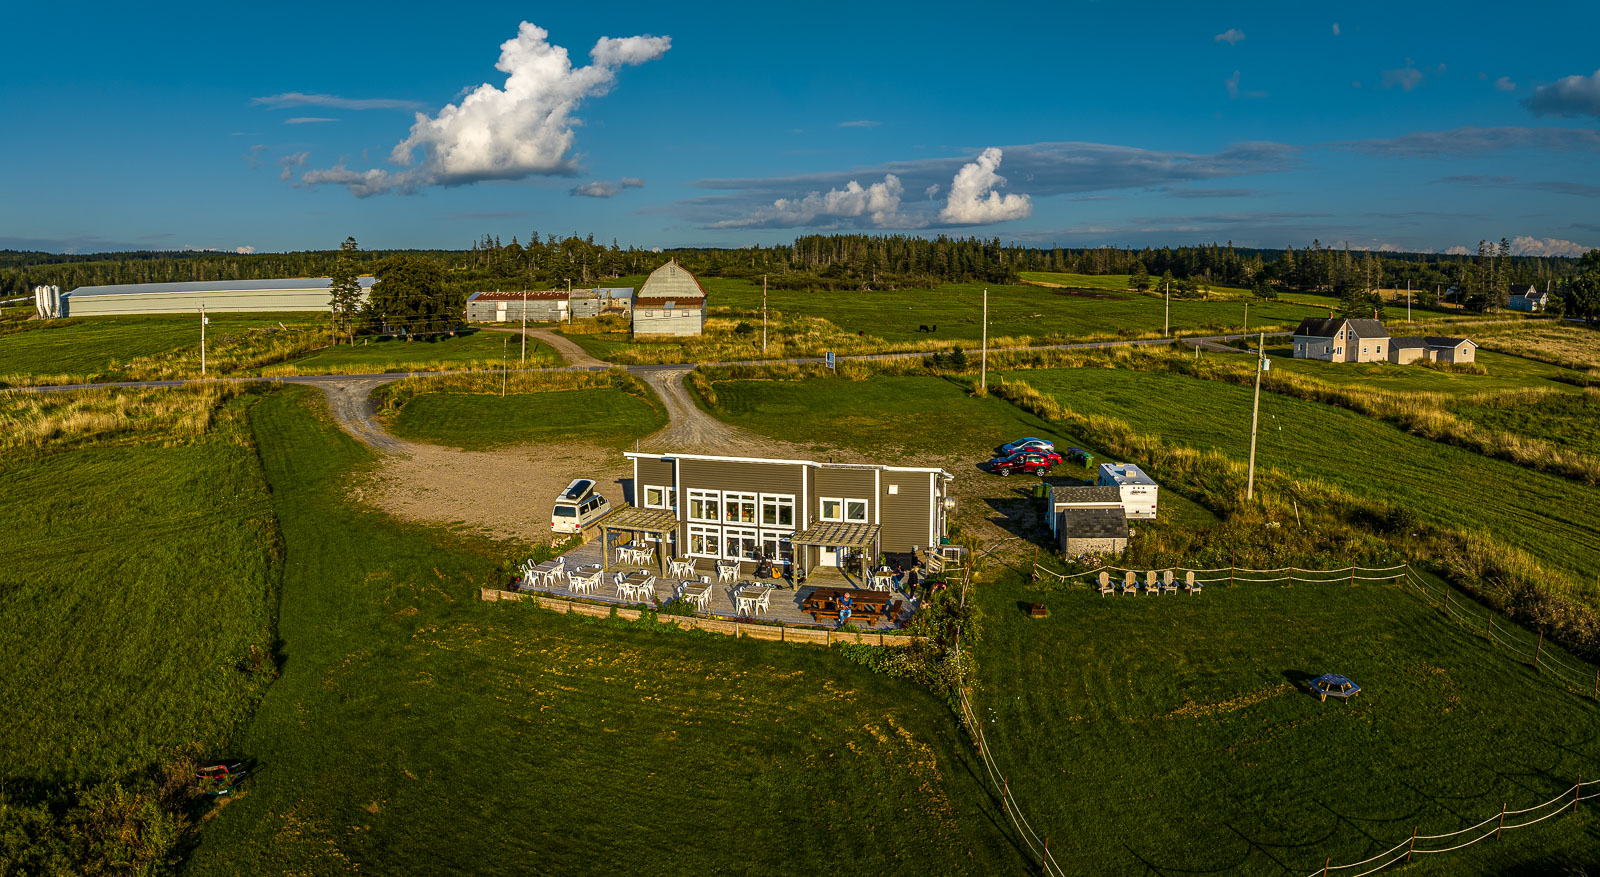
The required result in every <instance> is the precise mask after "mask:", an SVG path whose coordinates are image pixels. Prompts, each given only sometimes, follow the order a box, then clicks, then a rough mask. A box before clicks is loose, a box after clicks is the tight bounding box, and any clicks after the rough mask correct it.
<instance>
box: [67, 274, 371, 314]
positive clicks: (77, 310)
mask: <svg viewBox="0 0 1600 877" xmlns="http://www.w3.org/2000/svg"><path fill="white" fill-rule="evenodd" d="M359 280H360V282H361V290H362V295H363V297H365V295H366V294H367V292H368V290H370V289H371V288H372V285H373V284H374V283H376V282H377V278H374V277H362V278H359ZM331 283H332V281H330V280H329V279H328V278H326V277H301V278H291V279H277V280H201V281H192V282H189V281H186V282H181V283H119V284H115V285H111V286H80V287H78V288H77V289H74V290H72V291H71V292H67V293H63V294H62V295H61V311H60V315H61V316H63V317H93V316H105V315H110V314H192V313H196V312H197V311H199V310H200V306H201V305H205V308H206V310H207V311H208V312H212V313H251V312H273V311H326V310H328V305H329V298H330V293H329V288H330V285H331Z"/></svg>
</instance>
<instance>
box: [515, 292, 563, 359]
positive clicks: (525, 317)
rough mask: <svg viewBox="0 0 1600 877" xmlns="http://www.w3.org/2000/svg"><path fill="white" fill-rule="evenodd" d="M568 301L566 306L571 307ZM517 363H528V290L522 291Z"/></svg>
mask: <svg viewBox="0 0 1600 877" xmlns="http://www.w3.org/2000/svg"><path fill="white" fill-rule="evenodd" d="M571 306H572V304H571V302H570V301H569V302H568V304H567V307H571ZM519 364H520V365H521V366H523V367H524V368H526V367H527V365H528V291H527V290H526V289H524V290H523V291H522V359H521V360H520V361H519Z"/></svg>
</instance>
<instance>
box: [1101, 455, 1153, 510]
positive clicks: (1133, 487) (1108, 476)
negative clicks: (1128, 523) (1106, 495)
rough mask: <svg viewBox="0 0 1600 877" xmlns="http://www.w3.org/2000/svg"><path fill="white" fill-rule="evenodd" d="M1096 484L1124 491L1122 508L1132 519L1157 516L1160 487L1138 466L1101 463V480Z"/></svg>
mask: <svg viewBox="0 0 1600 877" xmlns="http://www.w3.org/2000/svg"><path fill="white" fill-rule="evenodd" d="M1095 483H1096V484H1099V485H1102V486H1106V487H1117V488H1120V489H1121V490H1122V508H1123V510H1124V511H1126V512H1127V515H1128V517H1129V518H1130V519H1133V518H1154V517H1155V516H1156V494H1157V491H1159V490H1160V487H1158V486H1157V485H1156V482H1155V479H1153V478H1151V477H1150V476H1149V475H1146V474H1144V470H1142V469H1140V468H1139V467H1138V466H1135V465H1134V464H1132V463H1101V464H1100V478H1099V480H1097V481H1096V482H1095Z"/></svg>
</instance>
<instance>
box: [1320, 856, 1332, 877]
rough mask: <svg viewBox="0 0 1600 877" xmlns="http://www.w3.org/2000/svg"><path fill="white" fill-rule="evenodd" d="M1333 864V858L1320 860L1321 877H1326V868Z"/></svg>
mask: <svg viewBox="0 0 1600 877" xmlns="http://www.w3.org/2000/svg"><path fill="white" fill-rule="evenodd" d="M1331 864H1333V857H1332V856H1328V857H1327V858H1325V859H1323V860H1322V877H1328V866H1329V865H1331Z"/></svg>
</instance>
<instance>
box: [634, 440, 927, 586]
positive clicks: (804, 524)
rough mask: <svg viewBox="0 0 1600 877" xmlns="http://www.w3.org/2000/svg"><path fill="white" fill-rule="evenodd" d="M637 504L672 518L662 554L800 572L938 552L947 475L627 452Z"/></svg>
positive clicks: (906, 468) (803, 462) (902, 468)
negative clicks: (761, 562) (760, 562)
mask: <svg viewBox="0 0 1600 877" xmlns="http://www.w3.org/2000/svg"><path fill="white" fill-rule="evenodd" d="M626 456H627V457H628V458H629V459H630V460H632V461H633V472H634V474H633V484H634V504H635V505H636V506H637V507H639V508H644V509H657V510H661V511H665V512H670V513H671V515H672V518H673V521H672V522H669V524H670V525H671V526H672V527H673V529H672V530H671V532H670V533H669V535H668V539H667V542H668V544H667V549H668V551H667V553H668V555H669V556H673V557H697V558H704V559H723V560H728V559H732V560H739V561H752V560H754V559H755V558H756V557H757V556H758V555H764V556H766V557H771V558H781V559H784V560H794V561H796V562H798V563H799V565H800V568H801V569H806V570H809V569H811V568H813V567H817V566H834V567H839V566H845V565H846V564H850V565H851V566H854V561H855V559H856V558H860V557H863V556H864V557H865V558H866V559H868V560H869V561H876V559H877V556H878V555H879V554H909V553H913V552H917V551H920V550H923V549H927V548H930V547H934V546H938V545H939V544H940V540H941V539H943V538H944V536H945V534H946V532H947V519H946V517H947V515H948V514H949V511H950V507H951V503H950V502H949V501H948V497H949V495H950V493H949V490H950V482H951V481H952V480H953V476H952V475H951V474H950V473H948V472H946V471H944V470H943V469H938V468H928V467H919V466H882V465H869V464H846V463H817V462H813V461H810V460H782V459H765V458H754V457H726V456H715V455H706V454H672V453H668V454H647V453H640V452H632V451H630V452H628V453H627V454H626Z"/></svg>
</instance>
